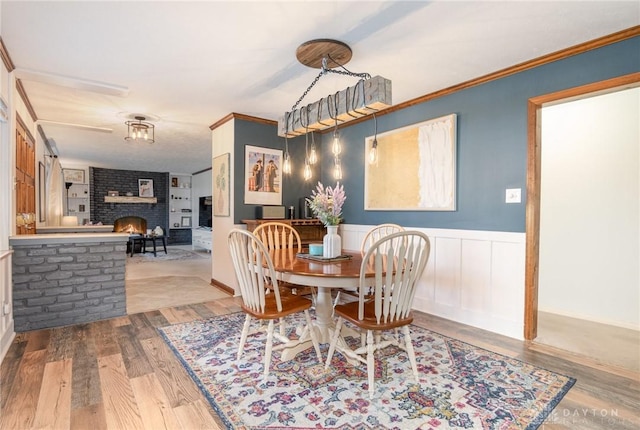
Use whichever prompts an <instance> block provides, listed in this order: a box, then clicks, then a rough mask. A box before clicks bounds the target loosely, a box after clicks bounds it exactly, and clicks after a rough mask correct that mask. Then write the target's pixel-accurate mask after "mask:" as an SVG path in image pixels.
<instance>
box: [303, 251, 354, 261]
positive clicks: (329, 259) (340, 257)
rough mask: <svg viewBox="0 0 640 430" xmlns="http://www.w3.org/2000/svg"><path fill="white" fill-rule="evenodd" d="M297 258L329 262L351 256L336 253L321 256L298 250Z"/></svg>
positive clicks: (347, 258)
mask: <svg viewBox="0 0 640 430" xmlns="http://www.w3.org/2000/svg"><path fill="white" fill-rule="evenodd" d="M296 257H298V258H304V259H307V260H313V261H320V262H322V263H331V262H334V261H342V260H350V259H351V256H350V255H348V254H343V255H338V256H337V257H323V256H322V255H311V254H308V253H306V252H299V253H297V254H296Z"/></svg>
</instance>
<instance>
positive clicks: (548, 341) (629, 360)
mask: <svg viewBox="0 0 640 430" xmlns="http://www.w3.org/2000/svg"><path fill="white" fill-rule="evenodd" d="M535 342H536V343H539V344H543V345H549V346H553V347H556V348H560V349H563V350H565V351H570V352H573V353H575V354H581V355H586V356H587V357H592V358H593V359H594V360H597V361H599V362H601V363H604V364H610V365H613V366H618V367H623V368H625V369H629V370H632V371H634V372H640V331H638V330H630V329H627V328H622V327H616V326H612V325H608V324H602V323H597V322H593V321H586V320H583V319H578V318H571V317H567V316H564V315H558V314H553V313H548V312H538V337H536V339H535Z"/></svg>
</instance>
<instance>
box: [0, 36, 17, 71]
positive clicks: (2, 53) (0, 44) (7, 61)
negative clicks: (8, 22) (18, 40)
mask: <svg viewBox="0 0 640 430" xmlns="http://www.w3.org/2000/svg"><path fill="white" fill-rule="evenodd" d="M0 57H2V62H3V63H4V67H6V68H7V71H8V72H9V73H11V72H13V71H14V70H15V68H16V66H15V65H14V64H13V61H11V56H10V55H9V51H8V50H7V47H6V46H5V44H4V41H3V40H2V37H0Z"/></svg>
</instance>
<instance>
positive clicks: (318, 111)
mask: <svg viewBox="0 0 640 430" xmlns="http://www.w3.org/2000/svg"><path fill="white" fill-rule="evenodd" d="M351 54H352V51H351V48H350V47H349V46H348V45H347V44H345V43H343V42H340V41H337V40H333V39H315V40H310V41H308V42H305V43H303V44H302V45H300V46H299V47H298V49H297V50H296V58H297V59H298V61H299V62H300V63H302V64H304V65H305V66H308V67H312V68H319V69H320V73H319V74H318V76H316V78H315V79H314V80H313V81H312V83H311V84H310V85H309V86H308V87H307V89H306V90H305V91H304V93H303V94H302V95H301V96H300V98H299V99H298V101H297V102H296V103H295V104H294V105H293V106H292V107H291V110H290V111H287V112H285V113H284V116H283V118H281V119H280V120H279V121H278V135H279V136H282V137H284V139H285V154H284V161H283V169H282V170H283V173H285V174H291V171H292V166H291V157H290V155H289V142H288V137H291V136H299V135H301V134H303V133H304V134H305V136H307V135H308V133H311V148H309V141H308V137H305V160H304V168H303V170H302V174H303V177H304V179H305V180H309V179H311V177H312V176H313V170H312V169H311V165H314V164H315V163H317V162H318V154H317V149H316V145H315V140H314V136H313V132H314V131H319V130H324V129H327V128H329V127H333V128H334V130H333V138H332V142H331V153H332V154H333V176H334V178H335V179H342V164H341V160H340V156H341V154H342V150H343V148H342V144H343V142H341V141H340V134H339V132H338V123H341V124H344V123H346V122H349V121H351V120H354V119H358V118H362V117H365V116H367V115H370V114H371V113H375V112H377V111H378V110H380V109H384V108H387V107H389V106H391V81H390V80H388V79H385V78H383V77H380V76H375V77H373V78H372V77H371V75H369V74H368V73H353V72H351V71H349V70H347V69H346V68H345V67H344V65H345V64H347V63H348V62H349V60H351ZM329 64H330V66H329ZM327 74H340V75H345V76H350V77H355V78H358V79H359V81H358V83H357V84H356V85H354V86H352V87H348V88H346V89H345V90H342V91H338V92H336V93H335V94H333V95H331V94H330V95H328V96H327V97H323V98H321V99H320V100H318V101H316V102H313V103H310V104H308V105H306V106H303V107H300V108H299V107H298V106H299V105H300V103H301V102H302V100H303V99H304V98H305V97H306V96H307V94H308V93H309V92H310V91H311V89H312V88H313V87H314V86H315V85H316V84H317V83H318V81H319V80H320V78H322V77H323V76H324V75H327ZM341 109H342V110H341ZM312 116H313V120H311V117H312ZM331 120H333V121H331ZM376 147H377V146H376Z"/></svg>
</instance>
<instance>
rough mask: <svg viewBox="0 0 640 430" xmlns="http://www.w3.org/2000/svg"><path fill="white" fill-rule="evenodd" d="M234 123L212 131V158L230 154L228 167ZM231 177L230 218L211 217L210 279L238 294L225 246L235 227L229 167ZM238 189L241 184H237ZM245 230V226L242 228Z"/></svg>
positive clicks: (232, 182)
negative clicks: (230, 232)
mask: <svg viewBox="0 0 640 430" xmlns="http://www.w3.org/2000/svg"><path fill="white" fill-rule="evenodd" d="M234 123H235V120H230V121H227V122H226V123H224V124H222V125H221V126H219V127H217V128H216V129H215V130H213V132H212V135H211V139H212V151H211V153H212V157H213V158H215V157H217V156H218V155H222V154H225V153H227V152H228V153H230V154H231V157H230V159H229V163H230V166H233V165H234V156H233V148H234V140H235V136H234ZM229 170H230V172H231V177H230V181H229V189H230V190H232V193H231V196H232V201H231V202H230V216H228V217H220V216H214V217H213V223H212V225H213V241H212V243H213V249H212V250H211V266H212V271H211V278H212V279H215V280H216V281H219V282H222V283H223V284H225V285H227V286H229V287H231V288H233V289H234V290H235V291H236V294H238V287H237V283H236V275H235V272H234V271H233V264H232V262H231V256H230V255H229V246H228V244H227V235H228V234H229V231H230V230H231V229H232V228H234V227H242V226H236V225H234V224H233V218H234V211H235V208H234V205H233V190H234V189H235V186H236V184H235V181H234V179H233V172H234V169H233V168H231V167H230V169H229ZM239 186H240V187H242V186H243V184H239ZM244 227H245V228H246V226H244Z"/></svg>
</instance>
